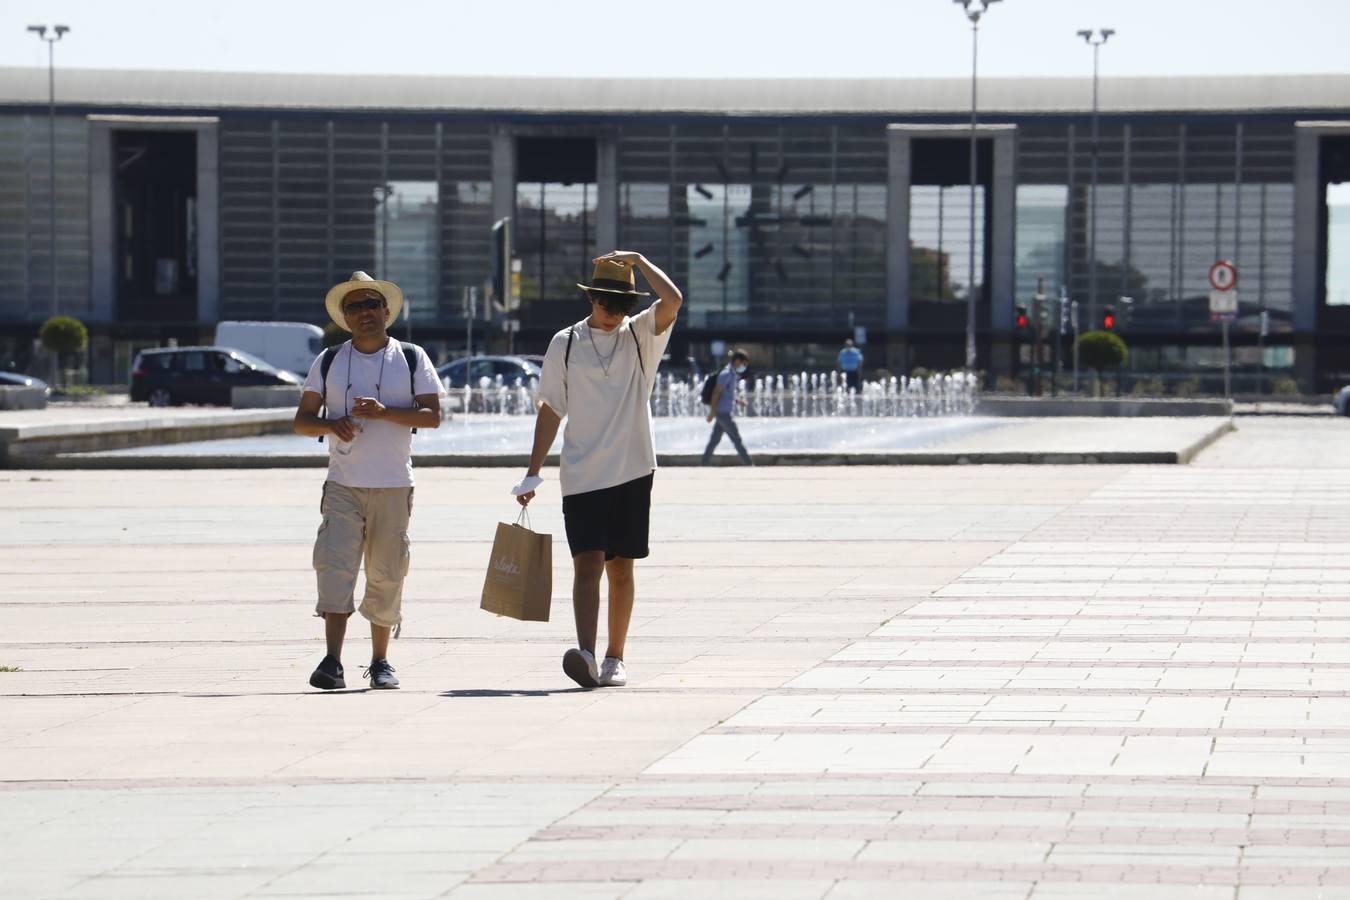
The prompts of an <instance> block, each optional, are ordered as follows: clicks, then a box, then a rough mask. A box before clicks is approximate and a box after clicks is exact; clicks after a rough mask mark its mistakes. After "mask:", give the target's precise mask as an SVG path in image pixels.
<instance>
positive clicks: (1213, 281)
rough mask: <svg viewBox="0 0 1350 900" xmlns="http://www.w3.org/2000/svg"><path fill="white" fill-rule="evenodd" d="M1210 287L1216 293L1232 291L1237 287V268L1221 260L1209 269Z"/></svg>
mask: <svg viewBox="0 0 1350 900" xmlns="http://www.w3.org/2000/svg"><path fill="white" fill-rule="evenodd" d="M1209 286H1210V287H1212V288H1214V290H1216V291H1231V290H1232V289H1233V288H1235V287H1237V266H1235V265H1233V264H1232V263H1231V262H1229V261H1228V260H1226V259H1221V260H1219V261H1218V262H1216V263H1215V264H1214V265H1212V266H1210V267H1209Z"/></svg>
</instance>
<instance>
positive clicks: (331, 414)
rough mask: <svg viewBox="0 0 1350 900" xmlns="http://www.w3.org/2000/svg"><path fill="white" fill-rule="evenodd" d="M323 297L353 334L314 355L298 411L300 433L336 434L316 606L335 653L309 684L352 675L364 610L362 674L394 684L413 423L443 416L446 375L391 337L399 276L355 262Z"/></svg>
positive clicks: (331, 438) (318, 542) (342, 683)
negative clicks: (357, 623) (381, 274)
mask: <svg viewBox="0 0 1350 900" xmlns="http://www.w3.org/2000/svg"><path fill="white" fill-rule="evenodd" d="M324 305H325V306H326V307H327V308H328V315H329V316H331V317H332V319H333V321H334V322H336V323H337V324H338V325H339V326H340V327H341V328H343V329H345V330H347V331H350V332H351V333H352V337H351V340H349V341H347V342H346V343H344V344H342V345H341V346H339V347H329V348H328V349H326V350H324V351H323V353H321V354H320V355H319V357H318V358H317V359H315V360H314V364H313V365H312V366H311V367H310V370H309V377H308V378H306V379H305V385H304V390H303V392H302V393H301V395H300V407H299V409H298V410H297V411H296V413H295V430H296V432H297V433H298V434H303V435H306V436H308V437H317V438H318V439H319V440H321V441H322V440H325V439H327V440H328V478H327V479H326V480H325V481H324V485H323V497H322V499H321V500H320V502H319V509H320V511H321V512H322V513H323V522H322V524H320V525H319V534H318V537H317V538H316V539H315V541H314V570H315V573H316V574H317V577H318V595H319V598H318V603H317V604H316V606H315V615H316V616H320V617H322V618H323V620H324V636H325V638H326V639H327V654H326V655H325V656H324V658H323V660H322V661H321V662H320V663H319V665H318V668H316V669H315V670H314V673H313V674H312V675H310V678H309V683H310V684H311V685H312V686H313V687H316V688H321V689H323V690H333V689H336V688H344V687H346V686H347V683H346V680H345V677H344V673H343V669H342V643H343V640H344V638H345V637H346V634H347V619H348V618H350V617H351V614H352V613H353V612H358V611H359V612H360V613H361V615H362V616H364V617H365V618H366V619H367V620H369V622H370V643H371V661H370V666H369V667H368V668H367V669H366V671H365V673H364V677H366V678H369V679H370V686H371V687H373V688H396V687H398V683H399V681H398V676H396V675H395V674H394V667H393V666H391V665H390V664H389V638H390V636H391V634H392V635H394V636H397V633H398V629H399V626H400V625H401V623H402V622H403V609H402V607H403V578H404V576H406V575H407V574H408V561H409V542H408V520H409V518H410V517H411V515H412V501H413V473H412V434H413V432H415V431H416V430H417V429H419V428H436V427H438V426H439V425H440V424H441V382H440V379H439V378H438V377H437V375H436V369H435V367H434V366H433V365H432V364H431V359H430V358H429V357H428V356H427V354H426V351H424V350H423V349H422V348H421V347H418V346H416V345H414V344H403V343H400V342H399V341H396V340H394V339H393V338H392V337H390V336H389V332H388V327H389V323H391V322H393V321H395V320H397V319H398V314H399V311H400V310H401V309H402V308H403V292H402V291H401V290H399V288H398V286H397V285H395V284H393V283H391V282H388V281H376V280H375V279H373V278H371V277H370V276H369V275H367V274H366V273H365V272H353V273H352V277H351V278H350V279H348V280H347V281H345V282H343V283H342V284H339V285H336V286H334V287H333V288H332V289H331V290H330V291H329V292H328V296H327V297H326V298H325V300H324ZM363 559H364V561H365V567H366V589H365V594H364V596H363V597H362V600H361V606H360V609H359V610H358V609H357V607H356V603H355V594H356V576H357V573H358V571H359V570H360V568H361V563H362V560H363Z"/></svg>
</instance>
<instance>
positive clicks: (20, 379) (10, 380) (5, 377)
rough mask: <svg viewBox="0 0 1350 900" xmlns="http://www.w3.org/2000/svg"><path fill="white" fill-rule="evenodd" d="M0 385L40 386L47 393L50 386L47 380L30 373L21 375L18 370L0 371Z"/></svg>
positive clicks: (49, 390)
mask: <svg viewBox="0 0 1350 900" xmlns="http://www.w3.org/2000/svg"><path fill="white" fill-rule="evenodd" d="M0 387H34V388H42V389H43V390H45V391H47V392H48V393H50V392H51V388H50V387H48V386H47V382H45V381H43V380H42V379H41V378H34V377H33V376H32V375H22V374H20V373H18V372H0Z"/></svg>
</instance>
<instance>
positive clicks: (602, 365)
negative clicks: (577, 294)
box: [586, 322, 619, 379]
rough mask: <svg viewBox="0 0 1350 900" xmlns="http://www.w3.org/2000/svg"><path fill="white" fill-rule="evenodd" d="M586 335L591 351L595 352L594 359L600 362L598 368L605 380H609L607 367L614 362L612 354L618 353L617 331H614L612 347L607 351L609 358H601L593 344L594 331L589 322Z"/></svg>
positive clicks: (596, 346)
mask: <svg viewBox="0 0 1350 900" xmlns="http://www.w3.org/2000/svg"><path fill="white" fill-rule="evenodd" d="M586 334H588V335H589V336H590V338H591V349H592V350H594V351H595V357H596V359H598V360H600V368H601V369H603V370H604V372H605V378H606V379H608V378H609V367H610V364H611V363H612V362H614V354H616V353H618V352H619V329H618V328H615V329H614V346H613V347H612V348H611V349H610V351H609V356H603V355H601V353H600V347H599V346H598V345H597V344H596V343H595V329H594V328H593V327H592V326H591V324H590V323H589V322H587V323H586Z"/></svg>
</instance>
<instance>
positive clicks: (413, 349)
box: [319, 341, 421, 444]
mask: <svg viewBox="0 0 1350 900" xmlns="http://www.w3.org/2000/svg"><path fill="white" fill-rule="evenodd" d="M350 343H351V341H345V342H344V343H341V344H338V345H337V346H335V347H325V348H324V351H323V359H322V360H321V361H320V362H319V381H321V382H322V383H323V394H322V395H321V396H322V397H323V405H322V406H320V407H319V415H321V416H326V415H328V370H329V369H331V368H333V360H335V359H337V355H338V351H339V350H341V349H342V348H343V347H345V346H346V345H347V344H350ZM399 345H400V346H401V347H402V348H403V358H404V359H405V360H407V361H408V390H409V391H410V392H412V395H413V397H416V396H417V386H416V385H417V382H416V376H415V373H416V372H417V351H418V350H420V349H421V348H420V347H418V346H417V345H416V344H404V343H402V342H401V341H400V342H399ZM412 433H413V434H417V429H416V428H414V429H413V430H412ZM319 443H320V444H322V443H323V435H319Z"/></svg>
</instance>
